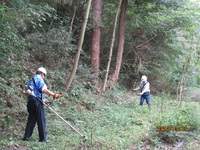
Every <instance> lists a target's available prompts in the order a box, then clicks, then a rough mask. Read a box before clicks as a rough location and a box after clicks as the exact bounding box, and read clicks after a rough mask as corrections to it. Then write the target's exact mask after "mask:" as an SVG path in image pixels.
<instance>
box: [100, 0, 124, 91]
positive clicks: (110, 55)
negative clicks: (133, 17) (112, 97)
mask: <svg viewBox="0 0 200 150" xmlns="http://www.w3.org/2000/svg"><path fill="white" fill-rule="evenodd" d="M121 3H122V0H120V1H119V5H118V9H117V13H116V16H115V23H114V29H113V35H112V42H111V46H110V54H109V60H108V64H107V69H106V74H105V79H104V84H103V87H102V90H103V91H105V88H106V85H107V78H108V73H109V69H110V63H111V58H112V52H113V45H114V42H115V32H116V27H117V20H118V16H119V12H120V7H121Z"/></svg>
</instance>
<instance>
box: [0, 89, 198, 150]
mask: <svg viewBox="0 0 200 150" xmlns="http://www.w3.org/2000/svg"><path fill="white" fill-rule="evenodd" d="M72 91H73V90H72ZM111 92H112V93H113V94H111ZM68 96H69V95H68ZM76 96H78V97H77V98H78V99H76V101H75V100H74V98H73V97H72V96H71V97H62V98H61V99H59V100H56V101H54V102H53V105H52V106H51V108H52V109H53V110H55V111H56V112H57V113H58V114H60V115H61V116H62V117H63V118H64V119H66V120H67V121H68V122H69V123H70V124H71V125H72V126H73V127H75V128H76V129H77V130H78V131H79V132H81V133H82V134H83V135H85V136H86V140H84V139H82V138H80V136H79V135H78V134H77V133H76V132H75V131H73V130H72V129H71V128H70V127H69V126H68V125H67V124H65V123H64V122H63V121H62V120H61V119H59V118H58V117H57V116H56V115H55V114H54V113H52V112H51V111H50V110H48V109H46V120H47V135H48V138H49V139H50V140H51V142H49V143H39V142H38V133H37V127H36V128H35V130H34V133H33V136H32V137H31V139H30V141H27V142H23V141H22V140H21V138H22V137H23V134H24V129H25V124H26V119H27V111H26V99H25V97H20V98H19V99H17V100H18V102H16V101H15V104H16V105H12V107H8V106H7V105H6V104H4V105H2V103H1V118H0V119H1V123H0V126H1V134H2V136H1V142H0V145H1V147H0V148H1V149H6V148H8V147H11V146H13V147H14V146H15V147H18V148H19V149H20V147H25V148H27V149H31V150H42V149H51V150H54V149H55V150H56V149H60V150H70V149H76V150H79V149H91V150H97V149H110V150H112V149H113V150H114V149H115V150H116V149H129V148H131V147H136V148H139V149H140V148H144V147H145V146H149V148H152V149H153V147H154V148H155V147H158V148H162V147H163V144H166V143H170V144H176V143H177V142H182V141H184V142H188V140H190V139H189V137H191V136H193V137H196V135H197V133H199V120H200V119H199V116H198V114H199V113H198V112H197V111H199V104H198V103H189V102H187V103H186V102H185V103H183V106H182V107H181V108H177V102H176V101H175V100H173V98H172V97H170V96H169V95H168V96H167V94H166V95H165V97H164V96H163V95H162V94H161V95H159V96H152V97H151V101H152V107H151V110H149V109H148V107H147V105H146V104H144V106H143V107H141V106H139V105H138V103H139V97H137V96H135V95H134V94H133V93H131V92H129V91H121V90H116V91H107V92H105V93H104V94H103V95H102V97H101V99H98V96H96V95H94V94H93V95H92V93H89V92H88V93H87V92H82V94H81V95H74V97H76ZM13 103H14V102H13ZM158 126H171V127H174V126H186V127H187V129H188V131H184V132H183V131H177V132H176V131H170V132H159V131H157V127H158Z"/></svg>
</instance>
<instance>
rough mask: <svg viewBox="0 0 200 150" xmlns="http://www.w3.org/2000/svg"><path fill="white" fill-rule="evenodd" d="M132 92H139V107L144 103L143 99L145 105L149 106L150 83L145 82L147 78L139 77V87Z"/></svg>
mask: <svg viewBox="0 0 200 150" xmlns="http://www.w3.org/2000/svg"><path fill="white" fill-rule="evenodd" d="M133 90H134V91H139V94H138V95H140V105H141V106H142V105H143V103H144V99H146V103H147V104H148V106H150V83H149V82H148V81H147V76H145V75H143V76H142V77H141V82H140V85H139V86H138V87H137V88H135V89H133Z"/></svg>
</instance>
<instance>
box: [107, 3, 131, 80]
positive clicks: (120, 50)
mask: <svg viewBox="0 0 200 150" xmlns="http://www.w3.org/2000/svg"><path fill="white" fill-rule="evenodd" d="M127 3H128V0H123V1H122V6H121V15H120V22H119V38H118V51H117V58H116V62H115V70H114V72H113V74H112V75H111V76H110V80H111V81H113V82H114V83H117V80H118V76H119V72H120V68H121V63H122V56H123V51H124V32H125V18H126V8H127Z"/></svg>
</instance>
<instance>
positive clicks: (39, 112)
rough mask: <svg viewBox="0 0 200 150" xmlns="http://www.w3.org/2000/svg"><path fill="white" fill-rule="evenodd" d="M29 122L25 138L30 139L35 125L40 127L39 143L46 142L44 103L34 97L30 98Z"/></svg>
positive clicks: (28, 106)
mask: <svg viewBox="0 0 200 150" xmlns="http://www.w3.org/2000/svg"><path fill="white" fill-rule="evenodd" d="M27 109H28V113H29V115H28V122H27V124H26V131H25V135H24V138H30V137H31V135H32V133H33V129H34V127H35V124H36V122H37V125H38V133H39V141H46V140H47V137H46V121H45V112H44V107H43V104H42V102H40V101H39V100H37V99H36V97H34V96H30V95H29V96H28V103H27Z"/></svg>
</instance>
